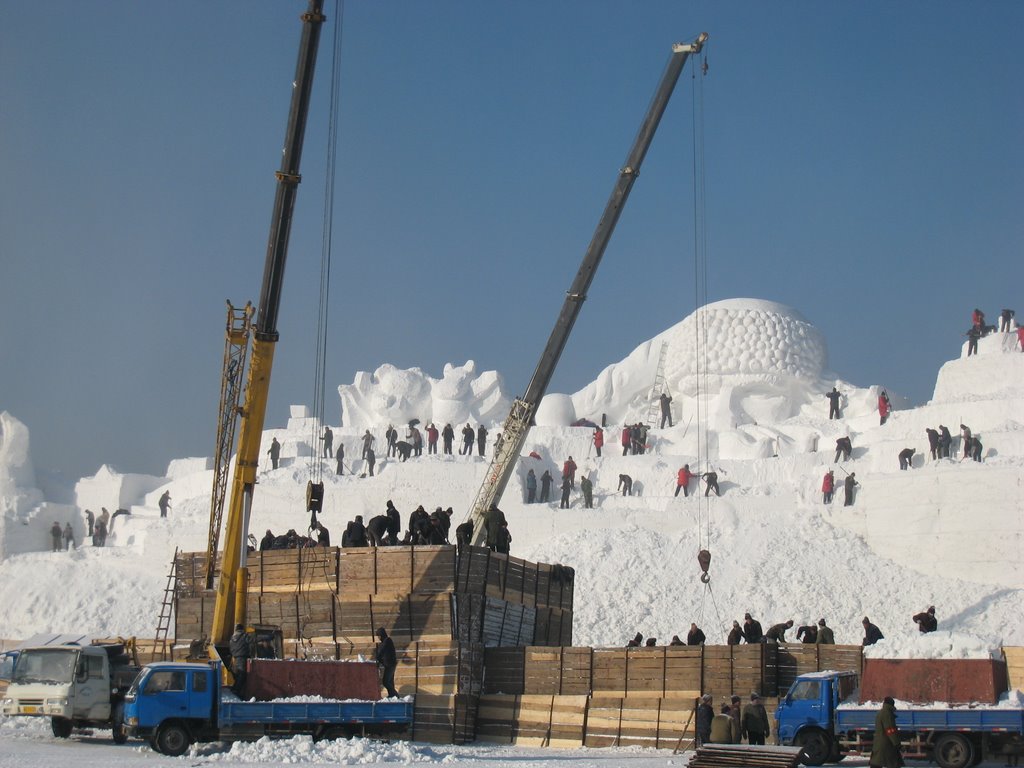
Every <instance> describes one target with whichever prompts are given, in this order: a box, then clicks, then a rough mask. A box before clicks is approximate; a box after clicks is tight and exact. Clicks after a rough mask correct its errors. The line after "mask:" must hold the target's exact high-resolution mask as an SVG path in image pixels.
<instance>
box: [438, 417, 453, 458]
mask: <svg viewBox="0 0 1024 768" xmlns="http://www.w3.org/2000/svg"><path fill="white" fill-rule="evenodd" d="M454 439H455V430H454V429H452V425H451V424H445V425H444V429H442V430H441V442H442V444H443V447H442V449H441V450H442V451H443V452H444V454H445V455H446V456H451V455H452V440H454Z"/></svg>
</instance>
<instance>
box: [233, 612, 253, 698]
mask: <svg viewBox="0 0 1024 768" xmlns="http://www.w3.org/2000/svg"><path fill="white" fill-rule="evenodd" d="M228 648H229V650H230V651H231V674H232V676H233V677H234V678H235V681H234V682H233V683H232V684H231V690H232V691H233V692H234V694H235V696H241V695H242V692H243V691H244V690H245V678H246V676H247V675H248V674H249V659H251V658H252V655H253V654H252V650H253V649H252V640H251V639H250V637H249V634H248V633H247V632H246V631H245V627H244V626H243V625H242V624H235V632H234V634H233V635H231V639H230V640H229V641H228Z"/></svg>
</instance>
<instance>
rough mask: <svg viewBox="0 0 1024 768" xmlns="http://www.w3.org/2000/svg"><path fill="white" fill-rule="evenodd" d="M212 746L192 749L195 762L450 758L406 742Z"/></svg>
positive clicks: (297, 739) (307, 740) (299, 739)
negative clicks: (221, 747)
mask: <svg viewBox="0 0 1024 768" xmlns="http://www.w3.org/2000/svg"><path fill="white" fill-rule="evenodd" d="M213 749H214V748H211V747H210V746H208V745H206V746H202V745H201V746H194V747H192V754H191V755H190V757H191V758H195V757H202V759H203V761H204V762H205V761H209V762H225V763H261V764H267V765H274V764H294V763H331V764H333V765H368V764H371V763H401V764H403V765H408V764H409V763H445V762H450V756H449V755H443V756H442V755H439V754H438V753H437V752H435V750H433V749H430V748H428V747H415V746H412V745H411V744H410V743H409V742H406V741H397V742H394V743H387V742H382V741H374V740H372V739H361V738H353V739H336V740H334V741H313V739H312V738H311V737H309V736H293V737H292V738H290V739H270V738H268V737H266V736H264V737H263V738H261V739H260V740H259V741H253V742H244V741H236V742H234V743H233V744H232V745H231V748H230V749H228V750H226V751H213Z"/></svg>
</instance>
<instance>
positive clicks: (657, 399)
mask: <svg viewBox="0 0 1024 768" xmlns="http://www.w3.org/2000/svg"><path fill="white" fill-rule="evenodd" d="M666 357H668V342H667V341H663V342H661V352H660V353H659V354H658V369H657V371H655V373H654V385H653V386H652V387H651V402H650V405H649V406H648V408H647V423H648V424H650V425H651V426H652V427H656V426H658V424H659V423H660V422H661V393H662V392H664V391H665V358H666Z"/></svg>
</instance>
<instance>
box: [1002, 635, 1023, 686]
mask: <svg viewBox="0 0 1024 768" xmlns="http://www.w3.org/2000/svg"><path fill="white" fill-rule="evenodd" d="M1003 658H1004V659H1006V676H1007V678H1008V682H1009V686H1010V690H1011V691H1012V690H1014V689H1015V688H1016V689H1024V647H1020V646H1017V647H1010V646H1004V647H1003Z"/></svg>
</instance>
